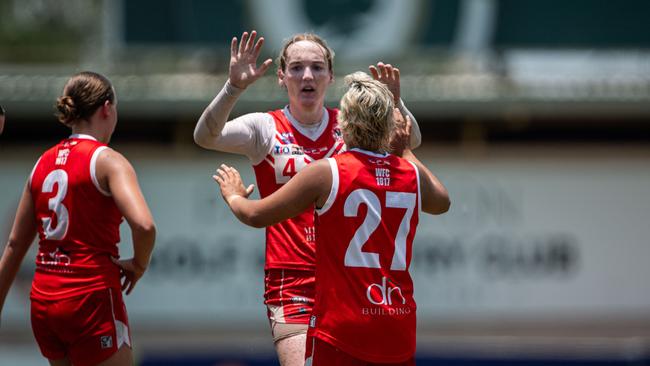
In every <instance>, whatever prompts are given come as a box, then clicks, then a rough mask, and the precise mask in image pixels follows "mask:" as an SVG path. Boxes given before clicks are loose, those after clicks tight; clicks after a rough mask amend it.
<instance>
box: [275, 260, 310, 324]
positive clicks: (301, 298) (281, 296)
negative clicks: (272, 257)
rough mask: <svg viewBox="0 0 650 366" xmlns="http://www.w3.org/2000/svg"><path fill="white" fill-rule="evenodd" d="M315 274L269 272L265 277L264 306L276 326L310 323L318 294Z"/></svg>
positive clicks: (290, 271)
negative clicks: (280, 324) (277, 324)
mask: <svg viewBox="0 0 650 366" xmlns="http://www.w3.org/2000/svg"><path fill="white" fill-rule="evenodd" d="M315 276H316V275H315V273H314V272H313V271H300V270H291V269H269V270H266V275H265V277H264V288H265V293H264V303H265V304H266V305H267V307H268V312H267V315H268V317H269V320H270V321H271V322H272V323H273V322H276V323H286V324H305V325H307V324H309V317H310V316H311V311H312V309H313V308H314V297H315V295H316V287H315V286H316V277H315Z"/></svg>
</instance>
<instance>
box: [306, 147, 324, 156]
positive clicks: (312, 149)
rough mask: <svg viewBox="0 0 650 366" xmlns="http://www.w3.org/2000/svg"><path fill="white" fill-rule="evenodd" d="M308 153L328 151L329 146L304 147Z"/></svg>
mask: <svg viewBox="0 0 650 366" xmlns="http://www.w3.org/2000/svg"><path fill="white" fill-rule="evenodd" d="M303 149H304V150H305V152H306V153H307V154H319V153H322V152H325V151H327V146H323V147H305V148H303Z"/></svg>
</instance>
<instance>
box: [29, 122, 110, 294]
mask: <svg viewBox="0 0 650 366" xmlns="http://www.w3.org/2000/svg"><path fill="white" fill-rule="evenodd" d="M103 149H106V145H105V144H103V143H100V142H97V141H96V140H94V139H93V138H92V137H91V136H87V135H73V136H71V137H70V138H68V139H65V140H63V141H61V142H60V143H59V144H57V145H55V146H54V147H52V148H50V149H49V150H47V151H46V152H45V153H44V154H43V155H42V156H41V158H40V159H39V161H38V162H37V163H36V165H35V166H34V170H33V172H32V175H31V180H30V189H31V194H32V198H33V201H34V212H35V214H36V222H37V225H38V234H39V239H40V240H39V248H38V254H37V256H36V273H35V275H34V280H33V282H32V294H31V296H32V297H34V298H39V299H60V298H66V297H71V296H76V295H80V294H83V293H86V292H89V291H94V290H99V289H103V288H107V287H119V286H120V284H119V283H120V275H119V268H118V267H117V266H116V265H115V264H114V263H112V262H111V257H117V256H118V249H117V243H118V242H119V241H120V232H119V226H120V223H121V222H122V214H121V213H120V211H119V210H118V208H117V206H116V205H115V202H114V200H113V198H112V197H111V196H110V194H109V193H108V192H105V191H103V190H102V189H101V187H100V185H99V183H98V182H97V178H96V176H95V162H96V159H97V157H98V156H99V153H100V152H101V151H102V150H103Z"/></svg>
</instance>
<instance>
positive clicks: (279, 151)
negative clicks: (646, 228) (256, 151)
mask: <svg viewBox="0 0 650 366" xmlns="http://www.w3.org/2000/svg"><path fill="white" fill-rule="evenodd" d="M272 152H273V155H304V154H305V150H304V149H303V148H302V146H299V145H295V144H287V145H275V146H273V151H272Z"/></svg>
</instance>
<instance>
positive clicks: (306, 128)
mask: <svg viewBox="0 0 650 366" xmlns="http://www.w3.org/2000/svg"><path fill="white" fill-rule="evenodd" d="M282 112H283V113H284V115H285V116H287V119H288V120H289V122H291V124H292V125H293V127H295V128H296V130H298V131H299V132H300V133H301V134H303V135H305V136H307V137H308V138H309V139H310V140H312V141H316V140H318V138H319V137H320V136H321V135H322V134H323V131H325V128H326V127H327V121H328V120H329V113H327V109H326V108H325V107H323V117H322V118H321V119H320V122H318V123H316V124H313V125H306V124H304V123H300V122H298V120H297V119H296V118H295V117H294V116H293V115H292V114H291V112H290V111H289V106H288V105H286V106H285V107H284V109H283V110H282Z"/></svg>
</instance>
